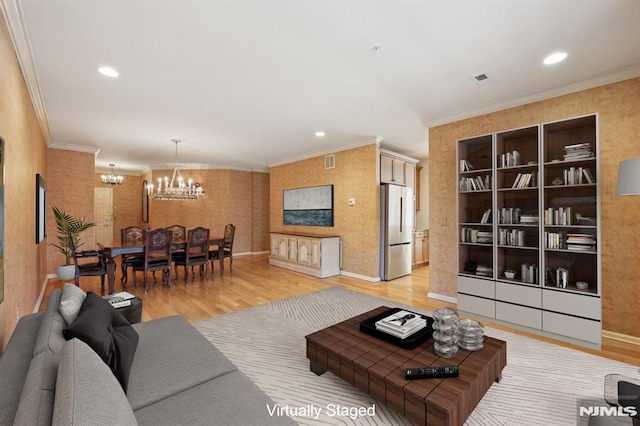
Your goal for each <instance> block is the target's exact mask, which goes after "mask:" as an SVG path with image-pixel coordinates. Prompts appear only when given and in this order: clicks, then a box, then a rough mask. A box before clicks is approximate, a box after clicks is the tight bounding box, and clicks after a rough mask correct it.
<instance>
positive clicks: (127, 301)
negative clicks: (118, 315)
mask: <svg viewBox="0 0 640 426" xmlns="http://www.w3.org/2000/svg"><path fill="white" fill-rule="evenodd" d="M134 297H135V296H134V295H133V294H131V293H127V292H126V291H122V292H120V293H114V294H111V295H109V296H105V297H104V298H105V299H107V301H108V302H109V303H111V306H113V307H114V308H124V307H126V306H131V299H133V298H134Z"/></svg>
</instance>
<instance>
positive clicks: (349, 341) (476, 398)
mask: <svg viewBox="0 0 640 426" xmlns="http://www.w3.org/2000/svg"><path fill="white" fill-rule="evenodd" d="M388 309H390V308H388V307H385V306H381V307H379V308H377V309H374V310H372V311H370V312H367V313H364V314H362V315H358V316H357V317H354V318H351V319H348V320H346V321H343V322H341V323H338V324H336V325H333V326H331V327H328V328H325V329H323V330H320V331H317V332H315V333H312V334H309V335H308V336H306V339H307V358H309V361H310V367H311V371H313V372H314V373H316V374H317V375H321V374H323V373H325V372H326V371H327V370H328V371H330V372H332V373H333V374H335V375H336V376H339V377H341V378H342V379H344V380H346V381H347V382H349V383H351V384H352V385H353V386H355V387H357V388H358V389H361V390H362V391H364V392H367V393H368V394H369V395H371V396H372V397H373V398H375V399H376V400H377V401H379V402H381V403H384V404H385V405H386V406H388V407H390V408H392V409H394V410H396V411H397V412H399V413H401V414H403V415H404V416H406V417H407V418H408V419H409V420H411V421H412V422H415V423H418V424H426V425H462V424H463V423H464V421H465V420H466V419H467V417H469V415H470V414H471V412H472V411H473V409H474V408H475V406H476V405H477V404H478V402H480V400H481V399H482V397H483V396H484V394H485V393H486V392H487V390H488V389H489V387H491V385H492V384H493V382H494V381H500V378H501V375H502V369H503V368H504V366H505V365H506V364H507V344H506V342H504V341H502V340H498V339H493V338H491V337H485V340H484V348H483V349H481V350H479V351H475V352H470V351H467V350H463V349H460V350H459V351H458V353H457V354H456V355H455V356H454V357H453V358H442V357H440V356H438V355H437V354H436V353H435V351H434V350H433V339H429V340H428V341H427V342H425V343H423V344H421V345H419V346H418V347H417V348H415V349H412V350H408V349H402V348H400V347H398V346H395V345H393V344H391V343H387V342H385V341H383V340H380V339H378V338H376V337H373V336H370V335H368V334H365V333H362V332H361V331H360V322H362V321H363V320H365V319H368V318H371V317H372V316H374V315H377V314H380V313H383V312H384V311H386V310H388ZM445 365H459V366H460V377H456V378H447V379H426V380H405V379H404V372H405V369H407V368H411V367H426V366H434V367H438V366H445Z"/></svg>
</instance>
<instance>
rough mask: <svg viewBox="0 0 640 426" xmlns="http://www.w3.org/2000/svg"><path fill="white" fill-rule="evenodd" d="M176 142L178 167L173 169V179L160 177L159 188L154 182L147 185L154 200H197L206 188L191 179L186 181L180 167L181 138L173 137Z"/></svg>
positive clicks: (148, 191)
mask: <svg viewBox="0 0 640 426" xmlns="http://www.w3.org/2000/svg"><path fill="white" fill-rule="evenodd" d="M171 141H172V142H173V143H175V144H176V167H175V169H173V176H172V177H171V181H169V178H168V177H165V178H164V185H163V184H162V181H163V179H162V178H158V188H156V189H155V190H154V188H153V184H150V185H148V186H147V193H148V194H149V196H150V197H151V198H153V199H154V200H197V199H198V197H200V196H201V195H202V194H204V189H202V187H201V186H200V184H199V183H196V184H194V183H193V181H192V180H191V179H189V180H188V181H186V182H185V180H184V179H183V178H182V173H180V169H179V168H178V144H179V143H180V142H181V140H180V139H171Z"/></svg>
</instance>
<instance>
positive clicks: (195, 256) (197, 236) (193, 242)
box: [174, 226, 209, 285]
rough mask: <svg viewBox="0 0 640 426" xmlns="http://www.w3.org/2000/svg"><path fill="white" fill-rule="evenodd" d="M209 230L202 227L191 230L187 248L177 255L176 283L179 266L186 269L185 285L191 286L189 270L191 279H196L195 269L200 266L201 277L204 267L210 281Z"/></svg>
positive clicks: (175, 261) (175, 258) (175, 256)
mask: <svg viewBox="0 0 640 426" xmlns="http://www.w3.org/2000/svg"><path fill="white" fill-rule="evenodd" d="M208 255H209V229H207V228H203V227H201V226H199V227H197V228H193V229H190V230H189V232H188V233H187V246H186V248H185V250H184V251H183V252H178V253H175V255H174V265H175V267H176V281H178V266H183V267H184V281H185V285H188V284H189V268H191V277H192V278H195V272H194V267H195V266H200V276H202V268H203V267H204V277H205V279H209V257H208Z"/></svg>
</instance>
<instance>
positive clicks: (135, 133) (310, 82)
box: [1, 0, 640, 171]
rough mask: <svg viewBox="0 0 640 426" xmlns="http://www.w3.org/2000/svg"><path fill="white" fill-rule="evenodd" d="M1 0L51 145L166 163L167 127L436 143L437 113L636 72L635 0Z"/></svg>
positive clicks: (236, 141)
mask: <svg viewBox="0 0 640 426" xmlns="http://www.w3.org/2000/svg"><path fill="white" fill-rule="evenodd" d="M1 1H2V3H3V7H4V9H5V13H6V14H7V19H8V23H9V26H10V30H11V32H12V36H13V37H14V43H15V44H16V45H17V50H18V57H19V59H20V62H21V65H22V67H23V71H24V73H25V75H26V76H27V81H28V85H29V88H30V91H31V92H32V96H34V97H35V99H36V105H38V104H37V103H38V102H40V103H41V106H40V108H41V110H40V111H39V112H40V115H41V119H42V120H44V121H43V123H44V128H45V133H46V132H48V133H49V134H48V135H47V137H48V142H49V144H50V146H54V147H71V148H74V149H84V148H83V147H87V148H86V149H88V150H93V149H95V148H99V153H98V155H97V157H96V166H97V167H98V168H101V167H107V165H108V164H109V163H115V164H116V171H118V170H121V171H125V170H130V171H141V170H144V169H146V168H147V167H151V168H161V167H164V168H166V167H167V166H168V165H170V164H172V163H173V161H174V152H175V146H174V144H173V143H172V142H171V139H173V138H179V139H182V140H183V143H182V144H180V146H179V160H180V163H181V164H184V165H185V166H188V167H211V168H227V167H229V168H237V169H243V170H264V169H266V167H267V166H268V165H273V164H277V163H281V162H284V161H287V160H290V159H295V158H301V157H304V156H308V155H310V154H319V153H326V152H329V151H331V150H336V149H339V148H340V147H345V146H351V145H357V144H362V143H363V142H373V141H374V140H375V137H376V136H380V137H382V138H384V140H383V142H382V146H383V147H385V148H389V149H392V150H396V151H399V152H401V153H403V154H406V155H410V156H414V157H417V158H424V157H426V156H427V155H428V141H427V128H428V127H429V126H431V125H434V124H442V123H445V122H450V121H453V120H455V119H459V118H463V117H467V116H471V115H476V114H478V113H482V112H488V111H492V110H496V109H501V108H504V107H508V106H514V105H518V104H523V103H527V102H531V101H533V100H537V99H543V98H547V97H550V96H554V95H557V94H560V93H567V92H571V91H575V90H579V89H583V88H586V87H592V86H594V85H599V84H604V83H607V82H611V81H617V80H621V79H625V78H631V77H634V76H638V75H640V1H637V0H519V1H514V0H466V1H461V0H410V1H408V0H377V1H374V0H290V1H289V0H288V1H283V0H253V1H249V0H225V1H221V0H208V1H205V0H200V1H185V0H128V1H125V0H1ZM21 40H22V41H21ZM376 45H378V46H380V48H379V50H377V51H376V50H375V49H373V47H374V46H376ZM558 50H561V51H565V52H567V53H568V57H567V59H566V60H565V61H564V62H561V63H559V64H556V65H553V66H546V65H543V64H542V59H543V58H544V57H545V56H546V55H548V54H550V53H552V52H555V51H558ZM103 65H110V66H112V67H114V68H116V69H117V70H118V71H119V72H120V76H119V77H118V78H115V79H110V78H107V77H104V76H102V75H100V74H98V72H97V71H96V69H97V68H98V67H99V66H103ZM482 73H485V74H487V76H489V80H488V82H487V84H484V85H481V86H478V85H477V84H476V82H474V81H473V79H472V77H473V76H475V75H478V74H482ZM38 99H39V101H38ZM47 129H48V130H47ZM317 130H323V131H325V132H326V136H325V137H324V138H317V137H315V136H314V132H315V131H317Z"/></svg>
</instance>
